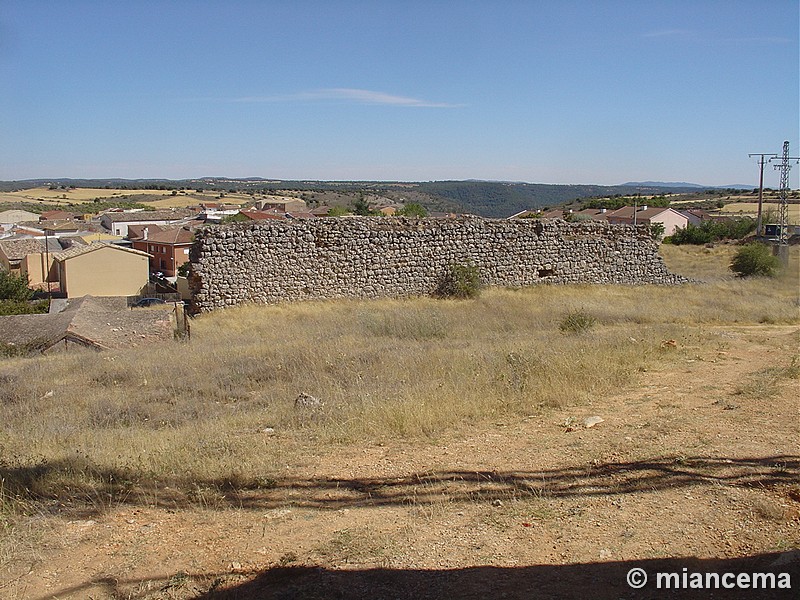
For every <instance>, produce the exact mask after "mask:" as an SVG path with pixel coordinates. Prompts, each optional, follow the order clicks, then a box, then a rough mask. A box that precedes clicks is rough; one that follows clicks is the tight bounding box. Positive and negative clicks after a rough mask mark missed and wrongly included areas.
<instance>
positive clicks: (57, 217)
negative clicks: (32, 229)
mask: <svg viewBox="0 0 800 600" xmlns="http://www.w3.org/2000/svg"><path fill="white" fill-rule="evenodd" d="M37 217H38V219H39V221H72V220H73V219H75V214H74V213H71V212H67V211H65V210H46V211H44V212H43V213H42V214H40V215H37Z"/></svg>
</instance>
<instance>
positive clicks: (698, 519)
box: [0, 325, 800, 599]
mask: <svg viewBox="0 0 800 600" xmlns="http://www.w3.org/2000/svg"><path fill="white" fill-rule="evenodd" d="M799 332H800V329H798V327H796V326H770V325H764V326H749V327H744V326H742V327H736V326H723V327H691V328H688V327H687V328H686V329H685V330H684V335H683V336H682V337H681V338H680V339H677V340H675V347H674V348H672V344H669V345H668V347H670V348H672V350H671V351H672V352H674V353H675V354H674V355H673V358H674V359H675V360H674V361H671V362H669V363H665V364H664V365H663V366H662V367H659V368H657V369H655V370H649V371H646V372H642V373H641V374H640V377H639V382H638V385H636V386H632V387H630V388H629V389H623V390H620V391H619V392H618V393H617V394H616V395H613V396H611V397H598V398H596V399H595V400H594V401H593V402H592V403H591V404H590V405H578V406H572V407H566V408H563V409H553V410H550V411H548V412H545V413H544V414H541V415H535V416H534V415H532V416H530V417H527V418H524V419H520V420H518V421H516V422H511V421H508V422H494V423H488V424H476V425H475V426H474V427H473V428H463V429H461V430H459V431H454V432H451V433H449V434H447V435H445V436H441V437H438V438H436V439H434V440H427V441H415V442H408V441H402V440H388V441H384V442H381V443H373V444H361V445H341V446H327V447H319V446H316V447H315V453H314V455H302V456H299V455H298V456H288V457H287V460H286V462H287V464H286V467H285V470H284V473H283V475H281V476H280V477H278V478H277V479H276V480H275V482H274V485H272V486H270V487H269V488H268V489H261V490H253V491H246V492H241V493H239V495H238V496H237V500H236V504H237V505H236V507H234V508H231V507H230V502H229V501H227V500H226V501H225V502H223V503H221V504H215V502H214V500H213V498H212V499H209V501H208V506H207V507H205V508H199V509H197V508H195V509H186V508H183V509H178V510H175V509H173V508H169V507H157V506H147V505H126V504H123V505H115V506H109V507H108V510H107V511H106V512H105V513H104V514H103V515H102V516H100V517H94V516H92V517H91V518H86V519H75V518H71V519H70V520H59V519H55V518H51V517H48V518H46V519H44V520H43V521H44V522H42V523H33V524H31V528H32V531H37V530H38V531H41V532H42V533H41V537H40V538H39V540H38V543H37V544H35V548H34V549H27V550H26V549H20V552H19V554H20V559H19V560H17V561H16V562H15V563H14V564H13V565H12V567H11V571H10V572H6V573H0V596H2V597H4V598H33V599H45V598H59V599H65V598H94V599H110V598H115V599H122V598H126V599H134V598H135V599H162V598H163V599H166V598H175V599H187V598H262V597H263V598H484V597H492V598H572V597H578V596H586V597H597V598H659V597H692V598H694V597H697V598H713V597H720V598H733V597H741V598H761V597H764V598H767V597H769V598H775V597H784V596H781V595H780V593H779V592H778V591H777V590H738V591H737V590H693V591H691V592H688V591H687V592H677V591H675V590H671V591H666V592H665V591H664V590H657V589H656V588H655V584H654V583H653V582H652V579H653V578H654V577H655V573H656V572H657V571H661V572H664V571H675V572H678V573H681V571H682V569H683V568H688V570H689V572H693V571H701V572H706V571H718V572H726V571H730V572H734V573H739V572H747V573H750V572H754V571H768V572H773V573H776V574H777V573H781V572H786V573H790V577H791V585H792V587H793V589H792V590H791V591H789V592H788V595H786V596H785V597H792V598H797V597H798V594H800V591H799V590H800V552H798V551H797V548H798V547H800V480H799V479H798V476H799V474H800V418H798V417H800V414H799V413H800V402H798V398H800V394H798V391H800V390H798V379H796V378H783V379H780V378H777V379H776V378H774V377H773V375H774V374H775V371H774V369H776V368H780V369H784V368H786V367H790V363H791V361H792V357H793V356H797V354H798V333H799ZM779 379H780V380H779ZM595 415H597V416H600V417H602V418H603V419H604V421H603V422H601V423H599V424H597V425H595V426H592V427H590V428H586V427H585V426H584V419H585V418H586V417H590V416H595ZM275 435H276V436H278V437H280V436H281V435H282V434H281V432H277V433H276V434H275ZM293 435H294V434H293ZM286 442H287V447H289V446H292V445H293V443H294V441H293V440H286ZM253 451H254V452H257V451H258V448H257V447H254V448H253ZM633 567H641V568H643V569H645V571H646V572H648V574H649V575H650V577H651V582H650V583H649V584H648V585H647V586H645V587H644V588H643V589H642V590H633V589H631V588H630V587H629V586H628V585H627V584H626V580H625V577H626V573H627V572H628V570H629V569H631V568H633ZM693 594H694V595H693Z"/></svg>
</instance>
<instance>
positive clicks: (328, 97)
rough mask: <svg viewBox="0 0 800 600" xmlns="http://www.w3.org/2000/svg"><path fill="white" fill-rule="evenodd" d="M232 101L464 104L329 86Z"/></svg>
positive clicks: (414, 106) (418, 105) (407, 105)
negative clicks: (294, 92)
mask: <svg viewBox="0 0 800 600" xmlns="http://www.w3.org/2000/svg"><path fill="white" fill-rule="evenodd" d="M230 101H231V102H252V103H258V102H328V101H331V102H337V101H342V102H352V103H355V104H373V105H384V106H401V107H410V108H458V107H460V106H463V104H451V103H449V102H430V101H428V100H420V99H419V98H409V97H407V96H395V95H393V94H387V93H385V92H376V91H372V90H361V89H355V88H328V89H321V90H312V91H309V92H298V93H296V94H284V95H275V96H243V97H240V98H231V99H230Z"/></svg>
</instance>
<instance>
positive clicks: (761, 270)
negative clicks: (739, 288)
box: [730, 242, 781, 277]
mask: <svg viewBox="0 0 800 600" xmlns="http://www.w3.org/2000/svg"><path fill="white" fill-rule="evenodd" d="M780 264H781V263H780V259H779V258H778V257H777V256H773V254H772V251H771V250H770V249H769V247H768V246H767V245H765V244H762V243H760V242H754V243H752V244H745V245H744V246H742V247H741V248H739V250H737V251H736V254H735V255H734V257H733V262H731V266H730V269H731V271H733V272H734V273H736V274H737V275H738V276H739V277H750V276H751V275H763V276H765V277H774V276H775V275H776V274H777V273H778V268H779V267H780Z"/></svg>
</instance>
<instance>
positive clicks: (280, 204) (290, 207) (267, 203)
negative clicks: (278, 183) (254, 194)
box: [256, 198, 308, 213]
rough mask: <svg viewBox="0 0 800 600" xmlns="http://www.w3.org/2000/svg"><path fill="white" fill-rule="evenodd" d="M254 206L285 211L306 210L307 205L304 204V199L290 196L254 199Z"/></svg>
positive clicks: (260, 208)
mask: <svg viewBox="0 0 800 600" xmlns="http://www.w3.org/2000/svg"><path fill="white" fill-rule="evenodd" d="M256 208H257V209H258V210H270V209H272V210H277V211H279V212H282V213H287V212H294V211H297V212H308V207H307V206H306V203H305V200H300V199H299V198H290V199H282V200H277V199H272V198H270V199H267V200H256Z"/></svg>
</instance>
